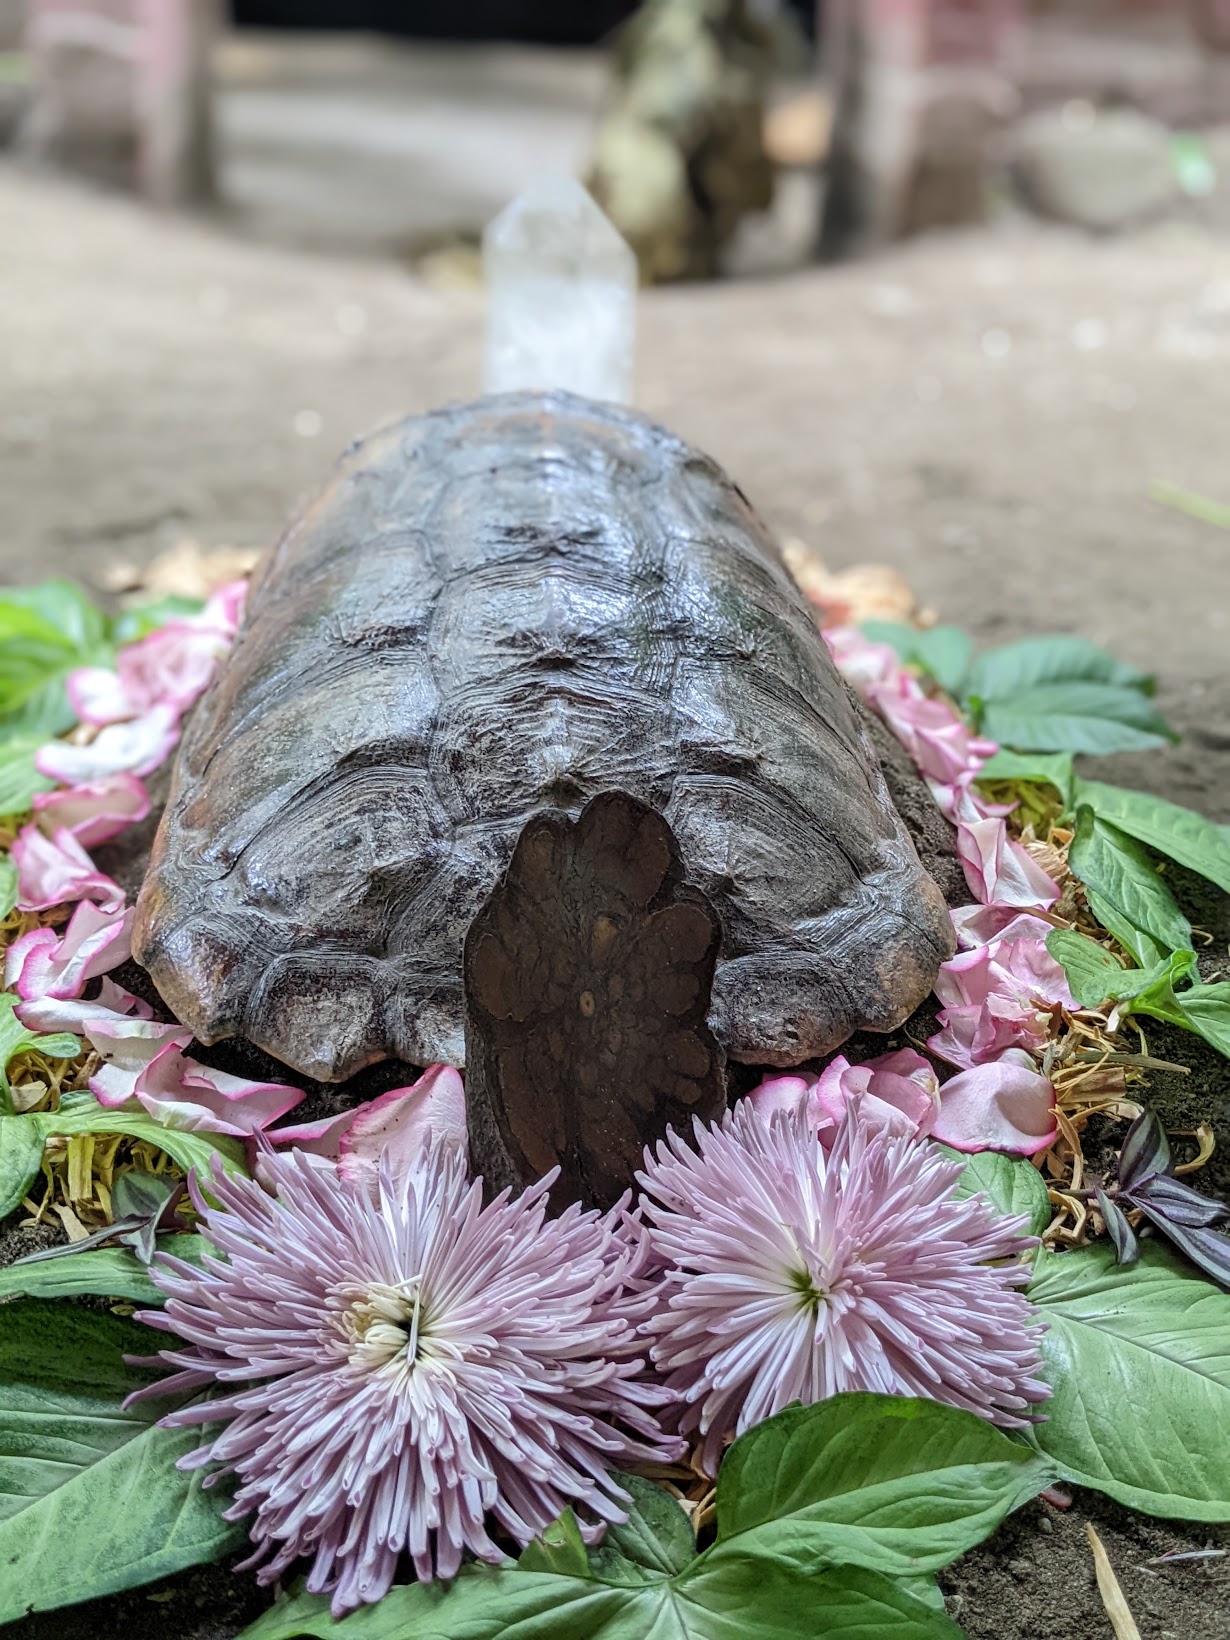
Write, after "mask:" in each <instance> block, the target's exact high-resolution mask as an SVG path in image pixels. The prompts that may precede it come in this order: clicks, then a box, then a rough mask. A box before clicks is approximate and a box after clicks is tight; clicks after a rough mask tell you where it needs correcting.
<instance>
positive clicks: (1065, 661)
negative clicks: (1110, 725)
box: [966, 633, 1153, 702]
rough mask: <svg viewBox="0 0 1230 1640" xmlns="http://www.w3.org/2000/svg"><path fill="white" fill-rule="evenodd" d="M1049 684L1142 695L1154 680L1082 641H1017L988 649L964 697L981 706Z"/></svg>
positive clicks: (1065, 638) (975, 667)
mask: <svg viewBox="0 0 1230 1640" xmlns="http://www.w3.org/2000/svg"><path fill="white" fill-rule="evenodd" d="M1052 683H1063V684H1067V683H1103V684H1111V685H1113V686H1116V687H1119V688H1124V689H1135V690H1137V691H1139V692H1140V693H1142V694H1148V693H1150V692H1151V690H1152V687H1153V684H1152V679H1151V678H1150V677H1149V676H1148V674H1147V673H1145V672H1140V671H1138V670H1137V669H1136V667H1134V666H1127V665H1125V664H1124V663H1123V662H1122V661H1117V660H1116V659H1115V658H1114V656H1113V655H1108V654H1107V653H1106V651H1105V650H1104V649H1099V648H1098V647H1097V645H1096V644H1092V643H1089V642H1088V641H1087V640H1086V639H1084V638H1075V637H1072V636H1070V635H1067V634H1058V633H1057V634H1054V635H1052V636H1050V637H1040V638H1020V639H1018V640H1017V642H1016V643H1008V644H1003V645H1001V646H1000V647H999V648H998V649H987V650H984V652H983V653H982V654H981V655H979V657H978V659H977V660H976V661H975V662H974V665H973V667H972V669H971V671H970V675H969V682H968V684H967V685H966V694H967V695H969V696H976V697H977V698H978V699H979V700H981V701H984V702H985V701H992V700H994V701H1010V700H1014V699H1015V698H1016V697H1017V696H1018V695H1020V694H1022V693H1024V692H1025V691H1026V690H1029V689H1036V688H1038V687H1039V686H1041V685H1045V684H1052Z"/></svg>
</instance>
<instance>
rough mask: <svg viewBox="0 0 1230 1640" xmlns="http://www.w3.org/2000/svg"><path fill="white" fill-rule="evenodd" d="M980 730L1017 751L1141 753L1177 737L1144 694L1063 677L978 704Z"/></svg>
mask: <svg viewBox="0 0 1230 1640" xmlns="http://www.w3.org/2000/svg"><path fill="white" fill-rule="evenodd" d="M980 727H981V730H982V733H983V734H985V735H989V736H990V738H991V739H992V740H998V741H1000V742H1001V743H1002V744H1004V745H1007V746H1015V747H1016V748H1017V749H1018V750H1020V751H1033V752H1090V753H1095V754H1098V755H1103V754H1106V753H1109V752H1133V751H1141V750H1144V749H1146V748H1148V747H1150V746H1163V745H1165V743H1166V742H1167V741H1168V740H1177V739H1178V736H1177V735H1176V734H1175V733H1174V731H1173V730H1172V729H1171V728H1170V726H1169V724H1167V722H1166V720H1165V718H1163V717H1162V716H1161V714H1160V713H1159V712H1158V710H1157V708H1156V707H1155V706H1154V705H1153V704H1152V702H1151V701H1150V700H1149V699H1148V697H1147V696H1146V695H1143V694H1142V693H1141V692H1140V691H1139V690H1138V689H1130V688H1123V687H1120V686H1119V685H1116V684H1112V683H1087V682H1084V681H1065V682H1062V683H1040V684H1037V685H1036V686H1035V687H1034V688H1032V689H1020V690H1018V691H1016V693H1014V694H1013V695H1011V696H1010V697H1008V698H1006V699H1003V700H988V701H984V702H983V712H982V719H981V724H980Z"/></svg>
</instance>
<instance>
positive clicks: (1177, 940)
mask: <svg viewBox="0 0 1230 1640" xmlns="http://www.w3.org/2000/svg"><path fill="white" fill-rule="evenodd" d="M1068 864H1069V865H1070V866H1071V868H1072V871H1073V872H1074V873H1075V875H1076V876H1077V877H1079V878H1080V880H1081V882H1082V883H1084V885H1085V888H1086V891H1087V893H1088V897H1089V909H1090V910H1091V911H1092V912H1093V914H1094V916H1095V917H1096V918H1097V919H1098V921H1099V922H1100V923H1101V924H1102V926H1103V928H1108V929H1109V930H1110V932H1111V933H1112V934H1113V935H1114V936H1115V938H1116V939H1117V940H1118V941H1119V942H1120V944H1121V945H1123V946H1125V947H1126V948H1127V949H1128V950H1129V951H1130V952H1131V953H1132V955H1133V956H1134V957H1135V958H1136V961H1137V962H1138V963H1140V965H1141V967H1142V968H1149V967H1151V966H1153V965H1154V964H1155V963H1158V962H1161V961H1162V960H1163V959H1164V958H1166V957H1168V956H1169V955H1170V953H1171V952H1172V951H1184V950H1190V949H1191V945H1192V929H1191V924H1190V923H1189V922H1188V920H1187V918H1186V917H1185V916H1184V915H1183V913H1182V912H1181V911H1180V910H1179V907H1178V905H1177V904H1176V903H1175V898H1174V895H1173V894H1172V893H1171V892H1170V890H1169V888H1168V887H1167V886H1166V883H1165V882H1164V881H1163V879H1162V878H1161V877H1160V876H1159V874H1158V870H1157V867H1156V866H1155V865H1154V864H1153V861H1152V860H1151V859H1150V858H1149V855H1148V854H1147V853H1146V851H1145V849H1144V848H1143V846H1142V845H1141V844H1140V843H1138V842H1137V841H1136V840H1135V838H1133V837H1129V836H1128V834H1127V833H1126V832H1125V831H1121V830H1120V829H1119V827H1118V826H1113V825H1112V824H1111V823H1110V821H1109V820H1103V819H1101V818H1100V817H1099V816H1098V815H1097V814H1095V813H1094V811H1093V809H1092V808H1090V806H1089V805H1088V804H1087V803H1082V804H1080V806H1079V807H1078V808H1077V811H1076V831H1075V834H1074V836H1073V838H1072V846H1071V848H1070V849H1069V851H1068Z"/></svg>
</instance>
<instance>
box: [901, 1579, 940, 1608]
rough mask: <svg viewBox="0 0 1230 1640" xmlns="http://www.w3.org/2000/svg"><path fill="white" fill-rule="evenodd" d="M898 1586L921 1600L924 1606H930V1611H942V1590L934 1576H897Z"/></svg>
mask: <svg viewBox="0 0 1230 1640" xmlns="http://www.w3.org/2000/svg"><path fill="white" fill-rule="evenodd" d="M897 1586H898V1588H901V1589H904V1590H905V1591H906V1593H907V1594H912V1595H913V1596H914V1598H915V1600H921V1601H922V1603H923V1605H924V1606H930V1607H931V1610H932V1611H936V1612H942V1611H944V1609H945V1607H944V1591H943V1590H942V1589H941V1588H940V1586H939V1584H938V1582H937V1581H936V1579H935V1577H934V1576H932V1577H899V1578H898V1579H897Z"/></svg>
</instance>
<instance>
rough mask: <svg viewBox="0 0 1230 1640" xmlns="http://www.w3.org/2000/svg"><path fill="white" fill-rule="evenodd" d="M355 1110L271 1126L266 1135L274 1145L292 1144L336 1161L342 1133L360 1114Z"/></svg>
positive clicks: (311, 1153) (356, 1108)
mask: <svg viewBox="0 0 1230 1640" xmlns="http://www.w3.org/2000/svg"><path fill="white" fill-rule="evenodd" d="M359 1108H360V1107H358V1106H356V1107H355V1108H354V1109H353V1110H343V1111H339V1112H338V1114H337V1115H336V1116H323V1117H321V1119H320V1120H319V1121H317V1122H300V1123H298V1124H297V1125H295V1126H292V1127H281V1128H270V1129H269V1131H268V1132H267V1133H266V1135H265V1137H266V1138H267V1139H268V1140H269V1141H270V1142H271V1143H272V1144H274V1145H292V1146H293V1147H294V1148H295V1149H296V1150H304V1151H306V1152H307V1153H308V1154H309V1155H312V1156H320V1157H323V1158H325V1159H326V1160H328V1161H331V1162H335V1161H337V1159H338V1156H339V1154H340V1152H341V1140H342V1135H343V1134H344V1133H346V1132H347V1131H348V1130H349V1128H350V1127H351V1125H352V1124H353V1122H354V1120H355V1118H356V1117H357V1116H358V1114H359Z"/></svg>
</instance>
